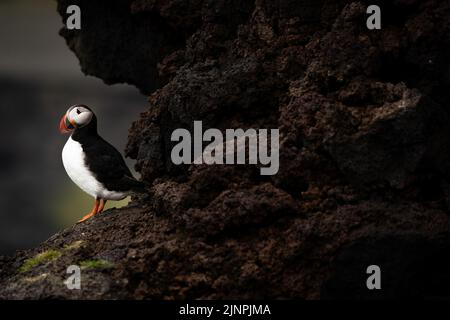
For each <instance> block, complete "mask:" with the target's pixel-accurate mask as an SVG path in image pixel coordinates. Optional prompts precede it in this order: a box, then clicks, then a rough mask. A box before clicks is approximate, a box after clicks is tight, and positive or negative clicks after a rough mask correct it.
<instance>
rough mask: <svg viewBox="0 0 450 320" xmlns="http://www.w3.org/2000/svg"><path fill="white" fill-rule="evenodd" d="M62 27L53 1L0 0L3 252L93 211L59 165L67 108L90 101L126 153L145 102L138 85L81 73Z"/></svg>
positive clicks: (26, 244)
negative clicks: (107, 82) (62, 123)
mask: <svg viewBox="0 0 450 320" xmlns="http://www.w3.org/2000/svg"><path fill="white" fill-rule="evenodd" d="M61 27H62V21H61V18H60V16H59V15H58V14H57V12H56V2H55V1H51V0H14V1H5V0H0V112H1V119H2V125H1V129H0V130H1V134H0V143H1V147H0V193H1V197H0V255H2V254H3V255H4V254H11V253H12V252H13V251H14V250H16V249H25V248H29V247H31V246H34V245H36V244H38V243H39V242H41V241H43V240H45V239H47V238H48V237H50V236H51V235H52V234H53V233H55V232H56V231H57V230H59V229H61V228H64V227H67V226H69V225H71V224H73V223H75V222H76V221H77V220H78V219H79V218H81V217H82V215H83V214H85V213H87V212H89V210H90V209H91V206H92V199H91V198H90V197H89V196H87V195H85V194H84V193H83V192H82V191H80V190H79V189H78V188H77V187H76V186H75V185H74V184H73V183H72V182H71V181H70V180H69V178H68V177H67V175H66V173H65V171H64V168H63V166H62V163H61V150H62V148H63V146H64V143H65V141H66V140H67V138H68V137H67V136H62V135H60V134H59V132H58V122H59V119H60V117H61V116H62V115H63V114H64V112H65V111H66V109H67V108H68V107H69V106H71V105H73V104H76V103H83V104H87V105H89V106H91V107H92V108H93V109H94V110H95V111H96V113H97V116H98V118H99V131H100V133H101V134H102V136H103V137H104V138H105V139H107V140H108V141H110V142H111V143H112V144H113V145H115V146H116V147H117V148H118V149H119V150H120V151H122V150H123V149H124V147H125V144H126V139H127V136H128V133H127V132H128V128H129V126H130V123H131V122H132V121H133V120H134V119H136V118H137V117H138V115H139V112H140V111H142V110H143V108H144V107H145V104H146V97H145V96H143V95H141V94H140V93H139V92H138V90H137V89H135V88H134V87H131V86H127V85H114V86H107V85H105V84H104V83H103V82H102V81H101V80H99V79H96V78H93V77H87V76H85V75H83V73H82V72H81V70H80V67H79V64H78V60H77V58H76V57H75V55H74V54H73V53H72V52H71V51H70V50H69V49H68V47H67V46H66V44H65V41H64V39H63V38H62V37H60V36H59V35H58V30H59V29H60V28H61ZM125 110H126V112H124V111H125ZM128 164H129V165H130V167H132V166H133V163H132V162H128ZM126 202H127V201H126V200H125V201H122V202H116V203H112V204H109V206H116V207H117V206H122V205H124V204H125V203H126Z"/></svg>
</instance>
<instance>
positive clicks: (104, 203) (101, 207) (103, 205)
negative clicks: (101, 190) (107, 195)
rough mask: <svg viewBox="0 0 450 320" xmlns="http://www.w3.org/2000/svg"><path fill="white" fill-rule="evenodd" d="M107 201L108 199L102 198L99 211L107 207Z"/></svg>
mask: <svg viewBox="0 0 450 320" xmlns="http://www.w3.org/2000/svg"><path fill="white" fill-rule="evenodd" d="M106 201H108V200H105V199H100V208H98V211H97V213H100V212H103V209H105V205H106Z"/></svg>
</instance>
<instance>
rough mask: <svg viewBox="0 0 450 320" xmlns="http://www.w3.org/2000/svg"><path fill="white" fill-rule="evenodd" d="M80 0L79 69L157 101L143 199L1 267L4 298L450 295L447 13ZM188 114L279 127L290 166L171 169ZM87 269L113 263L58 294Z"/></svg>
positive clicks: (265, 2)
mask: <svg viewBox="0 0 450 320" xmlns="http://www.w3.org/2000/svg"><path fill="white" fill-rule="evenodd" d="M71 2H73V3H77V2H78V3H80V4H81V6H82V10H83V12H86V13H84V20H83V23H84V24H85V26H86V29H84V30H82V31H81V32H74V31H70V32H69V31H65V30H63V32H62V34H63V36H64V37H65V38H66V40H67V42H68V45H69V47H70V48H71V49H72V50H74V51H75V53H76V54H77V55H78V56H79V58H80V61H81V65H82V68H83V70H84V71H85V72H86V73H89V74H93V75H96V76H98V77H100V78H102V79H104V80H105V81H106V82H108V83H112V82H122V81H126V82H130V83H133V84H135V85H136V86H137V87H139V88H140V89H141V90H142V91H143V92H149V93H150V92H152V94H151V96H150V98H149V104H150V106H149V108H148V111H146V112H145V113H143V114H142V115H141V118H140V119H139V120H137V121H136V122H135V123H134V124H133V125H132V127H131V130H130V137H129V144H128V148H127V153H128V155H129V156H130V157H132V158H135V159H137V169H138V171H139V172H140V173H141V174H142V177H143V180H144V181H145V182H146V184H147V186H148V189H149V194H150V197H148V198H147V199H145V198H143V199H135V202H134V205H133V207H129V208H124V209H121V210H112V211H110V212H106V213H105V214H102V215H99V216H98V217H95V218H94V219H92V220H91V221H89V222H87V223H86V224H82V225H76V226H74V227H73V228H71V229H68V230H65V231H63V232H61V233H60V234H58V235H55V236H54V237H52V238H51V239H50V240H48V241H47V242H46V243H44V244H43V245H42V246H41V247H39V248H37V249H35V250H32V251H30V252H22V253H18V254H17V255H16V256H15V257H12V258H8V259H5V260H3V261H2V260H0V268H1V273H0V284H1V286H0V288H1V289H0V298H19V297H20V298H52V297H62V298H80V297H83V298H139V299H140V298H166V299H172V298H220V299H225V298H252V299H255V298H305V299H311V298H320V297H322V298H327V299H332V298H342V297H344V298H392V297H401V296H408V297H433V298H448V297H449V296H450V292H449V289H448V288H449V287H450V278H449V276H448V272H447V270H448V267H449V263H450V262H449V259H448V257H447V256H448V254H447V253H448V252H449V250H450V238H449V236H450V217H449V203H450V202H449V201H450V184H449V172H450V171H449V167H448V166H449V163H450V162H449V157H450V141H449V140H450V131H449V130H450V129H449V128H450V127H449V125H448V123H449V120H450V118H449V112H450V109H449V102H450V95H449V92H450V91H449V90H448V88H450V73H449V72H450V71H449V70H450V33H449V29H450V4H449V3H448V2H445V1H434V0H427V1H420V2H419V1H380V2H379V3H381V6H382V10H383V28H382V30H379V31H369V30H367V28H366V26H365V19H366V13H365V12H366V8H367V5H368V4H372V3H369V2H364V1H359V2H358V1H355V2H351V1H334V2H331V1H307V0H304V1H289V0H282V1H272V0H256V1H248V2H244V3H245V4H243V3H242V2H237V1H233V0H229V1H226V0H219V1H188V0H186V1H184V0H180V1H174V0H167V1H154V0H140V1H138V0H136V1H132V0H127V1H125V0H124V1H118V2H117V5H114V6H112V7H109V4H108V5H107V4H106V3H102V2H95V4H94V2H92V1H91V2H89V3H88V2H87V1H71ZM67 3H68V2H67V1H65V0H60V1H59V9H60V12H64V8H65V6H66V5H67ZM99 12H101V13H102V14H101V15H99V14H96V13H99ZM155 88H158V89H157V90H155V91H153V90H154V89H155ZM194 120H202V121H203V125H204V129H206V128H208V127H216V128H220V129H225V128H237V127H239V128H266V127H267V128H279V129H280V135H281V137H280V142H281V149H280V171H279V173H278V174H277V175H275V176H272V177H263V176H260V175H259V171H258V170H257V168H255V167H250V166H185V167H178V166H174V165H173V164H172V163H171V161H170V151H171V146H172V144H171V142H170V135H171V133H172V131H173V130H174V129H175V128H180V127H183V128H188V129H191V128H192V125H193V121H194ZM76 241H82V242H81V243H77V242H76ZM73 243H76V244H78V245H75V246H73V247H74V248H72V249H67V248H65V246H67V245H69V246H70V244H73ZM49 249H52V250H57V251H58V252H60V253H61V256H60V257H59V258H57V259H55V260H52V261H47V262H43V263H41V264H39V265H37V266H35V267H34V268H31V269H30V270H28V271H27V272H22V273H19V272H18V271H17V270H18V269H19V268H20V267H21V265H22V264H23V262H24V259H26V258H29V257H31V256H34V255H35V254H37V253H39V252H42V251H45V250H49ZM89 259H104V260H107V261H110V262H111V263H112V265H110V266H108V268H106V267H103V268H100V269H98V270H92V269H87V270H85V271H83V272H84V273H83V275H84V276H83V277H85V278H83V279H84V280H83V281H84V282H83V283H85V286H83V289H82V290H81V291H80V292H73V291H68V290H67V289H65V287H64V286H63V284H62V279H63V277H65V276H66V275H65V268H66V267H67V266H68V265H70V264H77V263H80V262H81V261H83V260H89ZM371 264H376V265H379V266H380V267H381V269H382V288H383V290H381V291H376V290H375V291H369V290H367V288H366V287H365V283H366V282H365V281H366V277H367V274H366V268H367V267H368V266H369V265H371Z"/></svg>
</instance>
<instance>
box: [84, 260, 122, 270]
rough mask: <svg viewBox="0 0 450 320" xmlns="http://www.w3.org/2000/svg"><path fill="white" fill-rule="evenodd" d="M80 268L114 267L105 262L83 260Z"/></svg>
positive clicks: (110, 263)
mask: <svg viewBox="0 0 450 320" xmlns="http://www.w3.org/2000/svg"><path fill="white" fill-rule="evenodd" d="M80 267H81V268H82V269H109V268H112V267H114V264H113V263H112V262H109V261H107V260H102V259H98V260H84V261H81V262H80Z"/></svg>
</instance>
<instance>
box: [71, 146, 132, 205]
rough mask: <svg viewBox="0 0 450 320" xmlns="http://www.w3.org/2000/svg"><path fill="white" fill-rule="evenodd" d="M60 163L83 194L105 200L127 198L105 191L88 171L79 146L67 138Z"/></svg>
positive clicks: (117, 193)
mask: <svg viewBox="0 0 450 320" xmlns="http://www.w3.org/2000/svg"><path fill="white" fill-rule="evenodd" d="M62 161H63V165H64V168H65V169H66V172H67V174H68V175H69V177H70V179H72V181H73V182H75V184H76V185H77V186H78V187H80V188H81V189H82V190H83V191H84V192H86V193H88V194H89V195H91V196H92V197H94V198H100V199H105V200H121V199H123V198H125V197H126V196H127V194H125V193H122V192H115V191H109V190H107V189H106V188H105V187H104V186H103V184H102V183H100V182H99V181H98V180H97V179H96V178H95V176H94V174H93V173H92V172H91V171H90V170H89V168H88V166H87V165H86V161H85V154H84V152H83V148H82V146H81V144H80V143H79V142H77V141H75V140H73V139H72V137H70V138H69V140H68V141H67V143H66V145H65V146H64V149H63V151H62Z"/></svg>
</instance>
